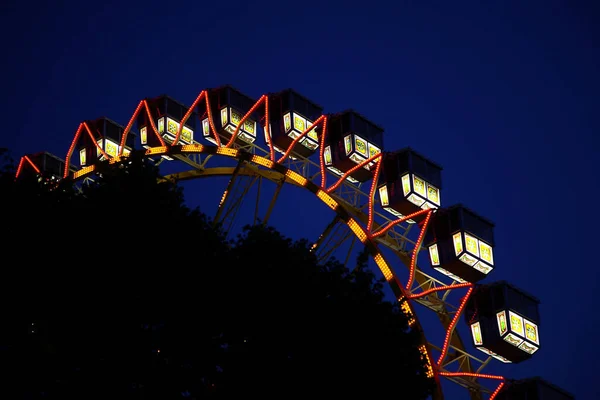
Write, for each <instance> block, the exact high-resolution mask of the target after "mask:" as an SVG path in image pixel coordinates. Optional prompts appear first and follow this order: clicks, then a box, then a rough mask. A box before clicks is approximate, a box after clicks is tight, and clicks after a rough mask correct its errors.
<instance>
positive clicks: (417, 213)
mask: <svg viewBox="0 0 600 400" xmlns="http://www.w3.org/2000/svg"><path fill="white" fill-rule="evenodd" d="M428 211H430V210H419V211H417V212H414V213H412V214H408V215H407V216H405V217H402V218H399V219H397V220H394V221H392V222H390V223H389V224H387V225H386V226H385V227H383V228H381V229H379V230H378V231H376V232H374V233H373V234H372V235H371V236H372V237H374V238H376V237H378V236H381V235H383V234H385V233H386V232H387V231H389V230H390V229H392V227H394V226H396V225H398V224H401V223H402V222H404V221H408V220H409V219H412V218H414V217H417V216H419V215H421V214H425V213H426V212H428Z"/></svg>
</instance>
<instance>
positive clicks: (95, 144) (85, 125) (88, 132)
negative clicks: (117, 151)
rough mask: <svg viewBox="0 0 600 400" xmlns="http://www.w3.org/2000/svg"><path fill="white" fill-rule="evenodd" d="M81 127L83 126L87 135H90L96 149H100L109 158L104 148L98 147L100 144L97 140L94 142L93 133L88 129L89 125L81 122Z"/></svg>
mask: <svg viewBox="0 0 600 400" xmlns="http://www.w3.org/2000/svg"><path fill="white" fill-rule="evenodd" d="M83 127H84V128H85V130H86V131H87V134H88V136H89V137H90V139H92V143H94V146H96V148H97V149H98V150H100V153H101V154H102V155H103V156H104V157H105V158H106V159H107V160H110V159H111V158H112V157H111V156H109V155H108V154H106V153H105V152H104V150H102V147H100V145H99V144H98V142H96V139H95V138H94V135H93V134H92V131H91V130H90V127H89V126H88V124H87V123H86V122H84V123H83Z"/></svg>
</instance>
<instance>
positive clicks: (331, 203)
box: [317, 189, 339, 211]
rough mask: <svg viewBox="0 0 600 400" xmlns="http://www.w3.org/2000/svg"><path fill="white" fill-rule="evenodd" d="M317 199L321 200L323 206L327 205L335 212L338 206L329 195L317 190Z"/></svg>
mask: <svg viewBox="0 0 600 400" xmlns="http://www.w3.org/2000/svg"><path fill="white" fill-rule="evenodd" d="M317 197H318V198H319V199H321V200H323V202H324V203H325V204H327V205H328V206H329V208H331V209H332V210H334V211H335V210H337V208H338V206H339V204H338V202H337V201H335V200H334V199H333V197H331V196H330V195H329V194H327V193H326V192H324V191H323V190H321V189H319V190H317Z"/></svg>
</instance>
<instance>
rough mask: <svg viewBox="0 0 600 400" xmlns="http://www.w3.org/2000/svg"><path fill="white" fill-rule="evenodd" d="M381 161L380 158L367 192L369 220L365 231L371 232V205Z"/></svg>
mask: <svg viewBox="0 0 600 400" xmlns="http://www.w3.org/2000/svg"><path fill="white" fill-rule="evenodd" d="M381 164H382V159H381V158H380V159H379V161H378V162H377V167H375V174H374V175H373V183H371V190H370V191H369V219H368V222H367V231H369V232H371V228H372V227H373V203H374V201H373V200H374V198H375V188H377V182H378V181H379V172H380V171H381Z"/></svg>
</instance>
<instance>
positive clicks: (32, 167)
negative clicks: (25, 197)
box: [17, 151, 65, 183]
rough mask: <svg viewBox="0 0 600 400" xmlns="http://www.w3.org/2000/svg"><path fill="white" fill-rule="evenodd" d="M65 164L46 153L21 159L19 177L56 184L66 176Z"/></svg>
mask: <svg viewBox="0 0 600 400" xmlns="http://www.w3.org/2000/svg"><path fill="white" fill-rule="evenodd" d="M64 173H65V162H64V160H62V159H60V158H58V157H56V156H55V155H53V154H50V153H48V152H45V151H41V152H39V153H34V154H28V155H26V156H23V157H21V162H20V163H19V166H18V167H17V175H20V176H21V177H22V179H27V180H32V179H33V180H37V181H38V182H41V183H44V182H56V181H58V180H59V179H61V178H62V177H63V176H64Z"/></svg>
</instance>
